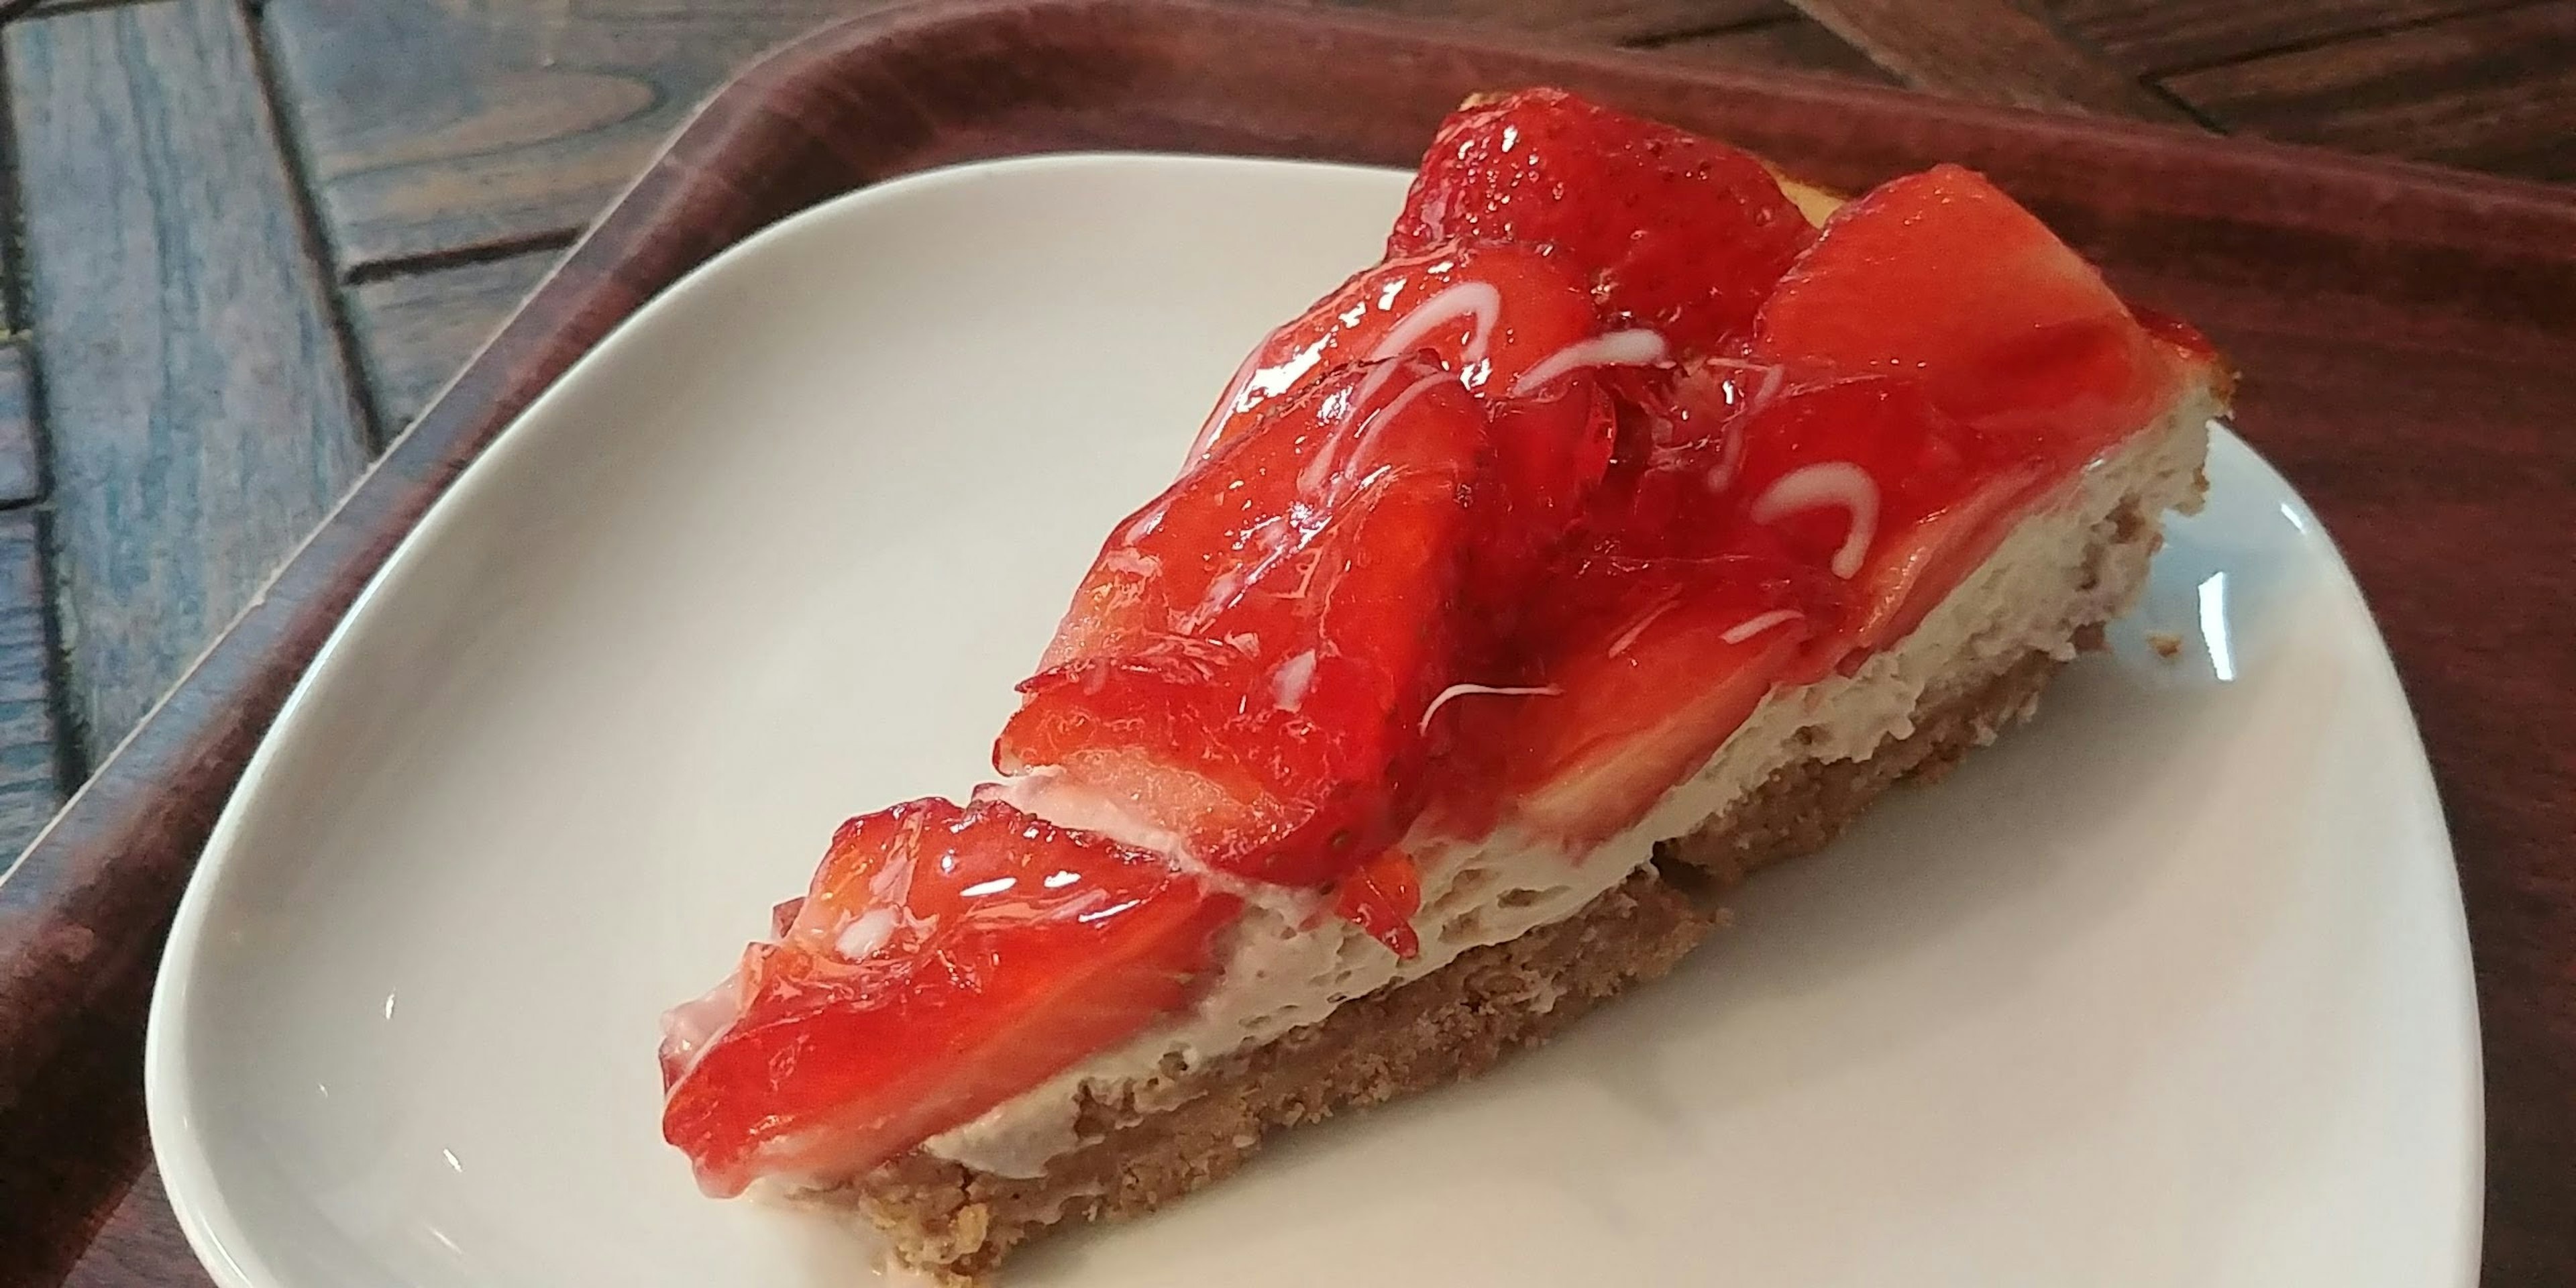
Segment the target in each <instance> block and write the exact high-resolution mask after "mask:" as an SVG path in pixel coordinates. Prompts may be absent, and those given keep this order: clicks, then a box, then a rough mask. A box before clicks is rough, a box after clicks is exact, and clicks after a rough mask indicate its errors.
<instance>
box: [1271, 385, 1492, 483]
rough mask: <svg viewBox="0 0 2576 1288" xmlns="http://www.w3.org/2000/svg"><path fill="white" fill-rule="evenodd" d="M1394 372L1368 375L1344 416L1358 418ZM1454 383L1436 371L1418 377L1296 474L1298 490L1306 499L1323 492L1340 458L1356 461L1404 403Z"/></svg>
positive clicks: (1339, 462) (1338, 464)
mask: <svg viewBox="0 0 2576 1288" xmlns="http://www.w3.org/2000/svg"><path fill="white" fill-rule="evenodd" d="M1396 368H1397V364H1395V363H1392V362H1390V363H1387V364H1386V365H1384V366H1382V367H1379V368H1378V369H1377V370H1375V371H1372V372H1370V373H1369V374H1368V377H1367V379H1364V380H1362V381H1361V382H1360V387H1359V389H1358V390H1357V391H1356V392H1355V393H1354V394H1353V396H1352V398H1351V408H1350V411H1349V413H1347V414H1348V415H1358V414H1359V413H1360V409H1361V408H1363V407H1366V406H1367V405H1368V401H1369V397H1370V395H1371V394H1373V393H1375V392H1376V390H1377V388H1378V387H1379V386H1381V385H1383V384H1384V383H1385V382H1386V377H1387V376H1388V375H1389V374H1390V373H1392V372H1394V371H1395V370H1396ZM1454 379H1456V377H1454V376H1452V375H1450V374H1449V373H1448V372H1446V371H1436V370H1435V371H1431V372H1428V373H1425V374H1424V375H1422V376H1419V377H1417V378H1416V379H1415V380H1414V382H1413V383H1412V384H1409V385H1406V386H1405V387H1404V389H1403V391H1402V392H1400V393H1398V394H1396V396H1395V397H1393V398H1390V399H1388V400H1387V403H1386V405H1385V406H1383V407H1380V408H1378V409H1377V410H1375V411H1372V412H1369V413H1368V414H1367V415H1366V416H1365V417H1363V418H1362V419H1361V420H1360V423H1359V424H1358V425H1357V426H1354V427H1351V428H1348V429H1345V430H1344V431H1343V432H1341V433H1339V434H1335V435H1334V436H1333V441H1331V442H1329V443H1327V444H1325V445H1324V446H1323V448H1322V449H1321V450H1319V451H1317V452H1316V453H1315V458H1314V459H1313V460H1310V461H1308V462H1306V468H1305V469H1304V470H1303V471H1301V472H1299V474H1298V475H1297V490H1298V491H1300V492H1302V493H1304V494H1306V495H1308V496H1315V495H1318V494H1320V493H1321V492H1323V490H1324V485H1325V484H1327V483H1330V482H1332V481H1333V476H1334V475H1336V474H1338V473H1340V472H1341V469H1342V462H1343V458H1344V457H1350V458H1352V459H1354V460H1356V459H1357V458H1358V456H1359V454H1360V451H1361V449H1363V448H1364V447H1366V446H1367V445H1368V440H1369V438H1370V437H1371V436H1372V435H1374V434H1376V433H1377V431H1378V429H1379V427H1380V426H1383V425H1385V424H1386V423H1387V422H1389V421H1391V420H1393V419H1394V418H1395V415H1396V413H1397V412H1400V411H1402V410H1404V406H1405V404H1406V403H1409V402H1412V401H1413V400H1414V399H1416V398H1419V397H1421V396H1422V391H1423V390H1425V389H1428V388H1430V387H1431V386H1433V385H1436V384H1439V383H1440V382H1442V381H1444V380H1454ZM1344 423H1345V424H1346V425H1347V424H1348V423H1349V422H1348V421H1347V420H1346V421H1345V422H1344Z"/></svg>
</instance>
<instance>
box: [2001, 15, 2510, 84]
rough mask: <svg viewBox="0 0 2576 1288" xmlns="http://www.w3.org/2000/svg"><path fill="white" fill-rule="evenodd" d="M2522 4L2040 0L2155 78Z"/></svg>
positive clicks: (2134, 70) (2123, 63)
mask: <svg viewBox="0 0 2576 1288" xmlns="http://www.w3.org/2000/svg"><path fill="white" fill-rule="evenodd" d="M2521 2H2522V0H2268V2H2265V3H2249V2H2248V0H2048V3H2047V5H2046V7H2047V9H2048V11H2049V12H2050V13H2052V14H2053V15H2055V16H2056V18H2057V21H2058V23H2059V25H2060V26H2062V27H2064V28H2065V29H2066V30H2068V31H2071V32H2073V33H2074V34H2075V35H2077V36H2079V37H2081V38H2083V39H2084V40H2085V41H2087V42H2088V43H2090V44H2091V45H2092V46H2093V47H2094V48H2096V49H2098V50H2100V51H2101V52H2102V55H2103V56H2104V57H2106V58H2108V59H2110V60H2111V61H2112V62H2113V63H2115V64H2117V65H2118V66H2119V67H2120V68H2121V69H2122V70H2125V71H2127V72H2129V73H2130V74H2132V75H2137V76H2159V75H2163V74H2165V73H2168V72H2176V71H2186V70H2190V69H2192V68H2197V67H2208V66H2212V65H2214V64H2218V63H2229V62H2236V61H2239V60H2241V59H2244V58H2246V57H2248V56H2251V55H2255V54H2269V53H2278V52H2283V51H2286V50H2290V49H2299V48H2308V47H2312V46H2317V45H2324V44H2330V43H2333V42H2335V41H2339V40H2347V39H2352V38H2355V37H2368V36H2370V35H2372V34H2373V33H2377V32H2383V31H2387V30H2389V29H2391V28H2396V27H2404V26H2409V25H2412V24H2415V23H2420V22H2424V21H2427V20H2430V19H2435V18H2444V17H2449V16H2452V15H2455V14H2464V13H2477V12H2480V11H2483V10H2489V9H2501V8H2504V7H2506V6H2508V5H2512V4H2517V3H2521Z"/></svg>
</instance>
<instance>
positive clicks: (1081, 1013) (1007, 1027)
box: [662, 800, 1241, 1194]
mask: <svg viewBox="0 0 2576 1288" xmlns="http://www.w3.org/2000/svg"><path fill="white" fill-rule="evenodd" d="M1240 911H1241V903H1240V901H1239V900H1237V899H1236V898H1235V897H1234V896H1232V895H1227V894H1221V893H1215V892H1212V891H1209V890H1207V889H1205V888H1203V887H1202V886H1200V885H1199V884H1197V883H1196V882H1195V881H1194V880H1192V879H1191V878H1190V877H1188V876H1187V875H1185V874H1183V873H1182V872H1180V871H1179V870H1178V869H1176V868H1175V867H1174V866H1173V865H1172V864H1171V863H1170V862H1169V861H1168V860H1165V859H1163V858H1161V857H1160V856H1157V855H1153V854H1148V853H1146V852H1144V851H1141V850H1134V849H1129V848H1127V847H1125V846H1122V845H1118V844H1116V843H1114V842H1111V841H1108V840H1106V839H1104V838H1101V837H1098V836H1093V835H1089V834H1087V833H1082V832H1073V831H1067V830H1063V829H1060V828H1056V827H1054V826H1052V825H1050V824H1048V823H1046V822H1044V821H1042V820H1039V819H1037V818H1034V817H1031V816H1029V815H1026V814H1022V813H1020V812H1019V811H1018V810H1015V809H1013V808H1011V807H1010V806H1008V805H1004V804H1001V803H999V802H987V801H978V802H976V803H973V804H970V805H966V806H963V807H960V806H957V805H953V804H950V803H949V802H947V801H944V800H919V801H912V802H909V803H906V804H902V805H897V806H895V807H894V808H892V809H889V810H886V811H883V812H881V813H877V814H871V815H867V816H865V817H863V818H857V819H853V820H851V821H850V822H849V823H848V824H845V825H844V826H843V827H842V829H841V831H840V834H839V835H838V836H836V837H834V838H833V841H832V848H831V850H830V852H829V853H828V854H826V855H825V857H824V860H823V865H822V868H821V870H820V871H818V872H817V873H815V876H814V885H813V888H812V890H811V892H810V893H809V894H808V896H807V898H806V900H805V903H804V905H803V906H802V908H800V909H799V910H798V911H797V912H796V914H795V918H794V922H793V924H792V925H791V927H790V928H789V929H788V931H787V933H786V934H785V935H784V936H782V938H781V940H780V942H777V943H767V944H754V945H752V946H751V948H750V949H749V950H748V951H747V952H746V953H745V955H744V958H743V966H742V971H741V973H740V975H739V976H738V978H737V980H736V982H735V996H734V1002H735V1007H734V1013H733V1017H732V1019H731V1022H730V1024H728V1025H726V1026H725V1027H723V1028H721V1029H720V1030H718V1031H717V1032H716V1033H715V1034H714V1035H713V1037H712V1038H711V1039H709V1040H707V1041H706V1042H705V1043H704V1045H703V1046H701V1047H699V1048H697V1049H695V1050H691V1051H686V1052H681V1053H678V1056H679V1058H676V1059H675V1058H674V1054H675V1053H674V1052H672V1051H671V1050H670V1049H668V1048H667V1047H666V1049H665V1052H664V1056H665V1061H664V1068H665V1071H666V1077H667V1078H668V1080H669V1096H668V1099H667V1101H666V1103H665V1106H664V1109H663V1117H662V1130H663V1135H664V1136H665V1137H667V1138H668V1139H669V1140H670V1142H671V1143H672V1144H674V1145H677V1146H679V1147H680V1148H681V1149H683V1150H685V1151H687V1152H688V1154H689V1157H690V1159H691V1160H692V1161H693V1162H694V1163H695V1164H696V1166H697V1172H698V1178H699V1182H700V1184H702V1185H703V1186H705V1187H706V1188H707V1189H708V1190H709V1191H710V1192H713V1193H717V1194H734V1193H738V1192H740V1191H741V1190H742V1188H743V1187H744V1186H745V1185H747V1184H749V1183H750V1182H751V1181H753V1180H754V1179H757V1178H759V1177H761V1176H768V1175H785V1176H790V1177H824V1178H830V1177H839V1176H848V1175H855V1174H857V1173H860V1172H864V1171H866V1170H867V1169H869V1168H871V1167H874V1166H875V1165H877V1164H878V1163H881V1162H883V1161H885V1160H886V1159H888V1158H891V1157H893V1156H894V1155H896V1154H898V1153H901V1152H902V1151H904V1150H906V1149H909V1148H911V1147H913V1146H914V1145H917V1144H919V1143H920V1142H921V1141H923V1140H925V1139H927V1138H928V1137H930V1136H932V1135H935V1134H937V1133H938V1132H941V1131H944V1130H946V1129H948V1128H950V1127H953V1126H956V1125H957V1124H959V1123H962V1122H965V1121H967V1120H968V1119H971V1118H973V1117H974V1116H976V1115H977V1114H980V1113H982V1112H984V1111H985V1110H986V1109H989V1108H991V1107H992V1106H994V1105H996V1104H999V1103H1001V1102H1002V1101H1004V1100H1006V1099H1009V1098H1010V1097H1012V1096H1014V1095H1017V1094H1019V1093H1020V1092H1022V1091H1025V1090H1027V1089H1029V1088H1030V1087H1033V1086H1035V1085H1037V1084H1038V1083H1040V1082H1043V1081H1045V1080H1046V1079H1047V1078H1049V1077H1052V1076H1054V1075H1055V1074H1056V1073H1057V1072H1059V1071H1061V1070H1063V1069H1064V1068H1066V1067H1067V1066H1069V1065H1071V1064H1073V1063H1074V1062H1076V1061H1078V1060H1080V1059H1082V1058H1083V1057H1084V1056H1087V1055H1089V1054H1091V1053H1092V1052H1094V1051H1097V1050H1099V1049H1100V1048H1102V1047H1104V1046H1107V1045H1109V1044H1111V1043H1114V1042H1118V1041H1120V1040H1122V1039H1124V1038H1127V1037H1129V1036H1131V1035H1133V1034H1134V1033H1136V1032H1138V1031H1139V1030H1141V1029H1143V1028H1144V1027H1145V1026H1147V1025H1149V1024H1151V1023H1153V1022H1154V1021H1155V1020H1156V1019H1158V1018H1160V1017H1161V1016H1164V1015H1167V1014H1169V1013H1171V1012H1173V1011H1174V1010H1176V1009H1178V1008H1179V1007H1181V1006H1182V1005H1183V1004H1184V1003H1186V1002H1187V1000H1188V998H1189V996H1190V992H1191V987H1192V985H1193V983H1194V982H1195V980H1196V979H1197V977H1199V976H1200V975H1202V974H1203V973H1204V972H1206V971H1207V970H1208V969H1209V967H1210V965H1211V960H1212V958H1211V953H1210V948H1209V941H1210V938H1211V936H1213V935H1214V934H1215V932H1216V931H1217V930H1218V929H1219V928H1221V927H1223V926H1225V925H1227V924H1229V923H1230V922H1232V921H1233V920H1234V918H1235V917H1236V915H1237V914H1238V913H1239V912H1240Z"/></svg>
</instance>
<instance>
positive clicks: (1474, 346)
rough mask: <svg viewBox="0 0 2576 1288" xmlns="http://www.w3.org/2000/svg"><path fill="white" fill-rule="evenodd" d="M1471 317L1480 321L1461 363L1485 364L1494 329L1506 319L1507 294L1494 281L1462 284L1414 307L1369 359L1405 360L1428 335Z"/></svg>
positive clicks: (1460, 357)
mask: <svg viewBox="0 0 2576 1288" xmlns="http://www.w3.org/2000/svg"><path fill="white" fill-rule="evenodd" d="M1467 316H1473V317H1474V318H1475V319H1476V330H1475V332H1474V334H1472V335H1470V336H1469V337H1468V339H1467V347H1466V349H1465V350H1464V351H1463V352H1461V353H1460V354H1459V361H1460V363H1461V364H1462V365H1464V364H1468V363H1476V362H1482V361H1484V358H1485V345H1486V344H1487V343H1488V342H1490V341H1491V340H1492V339H1493V336H1494V327H1495V326H1496V325H1497V324H1499V323H1500V322H1501V321H1502V320H1503V293H1502V291H1501V290H1500V289H1499V288H1497V287H1496V286H1495V285H1494V284H1493V283H1491V282H1459V283H1456V284H1454V285H1452V286H1451V287H1449V289H1447V290H1445V291H1442V292H1440V293H1439V294H1437V295H1434V296H1432V297H1431V298H1430V299H1427V300H1424V301H1423V302H1421V303H1420V304H1417V305H1414V306H1413V311H1412V312H1411V313H1408V314H1405V315H1404V320H1403V321H1401V322H1398V323H1396V324H1395V329H1394V330H1392V331H1389V332H1387V333H1386V338H1385V339H1382V340H1380V341H1378V342H1377V347H1376V348H1374V349H1371V350H1369V355H1368V356H1369V360H1370V361H1372V362H1374V361H1376V360H1378V359H1381V358H1401V357H1403V356H1404V355H1406V354H1408V353H1411V352H1413V351H1414V350H1415V349H1417V348H1420V347H1421V345H1422V339H1423V337H1424V336H1427V335H1429V334H1431V333H1432V332H1433V331H1435V330H1438V329H1439V328H1440V327H1442V326H1445V325H1447V324H1449V323H1451V322H1454V321H1457V320H1458V319H1459V318H1461V317H1467Z"/></svg>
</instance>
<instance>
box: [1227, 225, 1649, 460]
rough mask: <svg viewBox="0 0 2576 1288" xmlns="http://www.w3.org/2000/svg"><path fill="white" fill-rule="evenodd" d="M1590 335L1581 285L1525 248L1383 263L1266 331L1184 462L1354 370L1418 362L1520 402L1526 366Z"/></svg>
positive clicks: (1587, 298)
mask: <svg viewBox="0 0 2576 1288" xmlns="http://www.w3.org/2000/svg"><path fill="white" fill-rule="evenodd" d="M1599 329H1600V328H1599V327H1598V326H1597V325H1596V324H1595V322H1594V320H1593V312H1592V297H1591V295H1590V294H1589V292H1588V289H1587V283H1586V282H1585V280H1584V278H1583V277H1582V276H1581V275H1580V274H1578V273H1576V272H1574V271H1572V270H1570V269H1567V268H1565V267H1563V266H1561V265H1559V264H1557V263H1555V262H1553V261H1551V260H1550V259H1548V258H1547V257H1546V256H1545V255H1542V254H1540V253H1539V252H1538V251H1535V250H1532V249H1529V248H1527V247H1523V246H1504V245H1485V246H1435V247H1430V248H1428V249H1424V250H1421V251H1419V252H1416V253H1414V254H1409V255H1400V256H1395V257H1393V258H1390V259H1388V260H1386V261H1385V262H1383V263H1380V264H1378V265H1376V266H1375V267H1372V268H1369V269H1366V270H1364V271H1362V272H1360V273H1358V274H1356V275H1354V276H1353V277H1352V278H1351V279H1350V280H1349V281H1347V282H1344V283H1342V285H1341V286H1340V287H1339V288H1337V289H1335V290H1334V291H1333V293H1332V294H1330V295H1327V296H1325V297H1324V298H1322V299H1320V300H1317V301H1316V302H1315V303H1314V305H1313V306H1312V307H1310V308H1308V309H1307V310H1306V312H1305V313H1304V314H1303V315H1301V316H1300V317H1298V318H1297V320H1296V321H1294V322H1290V323H1289V324H1288V325H1286V326H1283V327H1281V328H1279V329H1278V330H1276V331H1273V332H1271V333H1270V335H1269V336H1268V337H1267V338H1265V339H1264V340H1263V341H1262V342H1261V345H1260V347H1259V348H1256V349H1254V350H1253V351H1252V356H1250V357H1248V358H1246V359H1244V362H1243V366H1242V367H1241V368H1240V369H1239V370H1237V371H1236V373H1235V377H1234V380H1233V381H1232V383H1230V384H1229V385H1228V386H1227V387H1226V391H1225V396H1224V397H1222V398H1219V399H1218V400H1217V405H1216V409H1215V410H1214V411H1212V412H1210V413H1209V414H1208V419H1207V423H1206V424H1205V425H1204V426H1202V427H1201V428H1200V430H1199V438H1198V441H1197V442H1196V443H1195V444H1193V445H1192V446H1191V448H1190V459H1191V460H1192V461H1193V462H1196V461H1200V460H1204V459H1205V458H1206V457H1207V455H1208V453H1209V452H1210V451H1212V450H1214V449H1215V448H1216V446H1217V445H1218V444H1219V443H1222V442H1224V441H1225V440H1226V439H1228V438H1231V437H1233V436H1234V435H1236V434H1239V433H1241V432H1243V431H1244V430H1246V429H1249V428H1250V427H1251V426H1252V425H1254V424H1255V423H1257V422H1258V420H1259V418H1260V414H1261V410H1262V408H1263V407H1265V406H1267V405H1269V403H1270V402H1271V401H1272V400H1274V399H1277V398H1280V397H1282V396H1283V395H1285V394H1287V393H1290V392H1292V391H1295V390H1298V389H1301V388H1304V387H1306V386H1307V385H1309V384H1311V383H1313V382H1314V381H1315V380H1317V379H1319V378H1321V377H1323V376H1325V375H1327V374H1330V373H1331V372H1334V371H1336V370H1339V369H1341V368H1343V367H1346V366H1350V365H1352V364H1354V363H1361V362H1374V361H1379V360H1382V359H1386V358H1401V357H1404V356H1406V355H1408V354H1413V353H1428V354H1430V355H1431V357H1432V358H1433V359H1434V360H1436V361H1438V362H1439V363H1440V364H1441V365H1442V366H1444V367H1447V368H1448V369H1449V370H1451V371H1454V372H1456V373H1458V382H1459V383H1460V384H1462V385H1465V386H1466V387H1467V389H1468V390H1469V392H1472V393H1475V394H1478V395H1479V396H1482V397H1486V398H1504V397H1509V396H1512V395H1513V394H1515V393H1525V392H1530V391H1529V390H1521V389H1517V388H1516V386H1518V384H1519V383H1520V381H1521V379H1522V377H1524V376H1526V375H1528V374H1529V372H1530V370H1531V368H1533V367H1535V366H1538V365H1540V364H1542V363H1545V362H1547V361H1548V359H1549V358H1550V357H1552V356H1554V355H1556V354H1558V353H1560V352H1562V351H1564V350H1565V349H1566V348H1567V347H1568V346H1571V345H1574V344H1577V343H1579V342H1581V341H1584V340H1587V339H1590V338H1591V337H1592V336H1594V335H1595V334H1597V333H1598V332H1599ZM1541 374H1542V375H1544V374H1545V373H1541ZM1585 410H1587V411H1588V410H1592V409H1591V408H1590V407H1589V405H1588V404H1587V406H1586V407H1585ZM1598 410H1599V413H1600V414H1602V415H1605V416H1606V415H1607V414H1608V409H1607V408H1606V407H1605V408H1600V409H1598Z"/></svg>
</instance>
